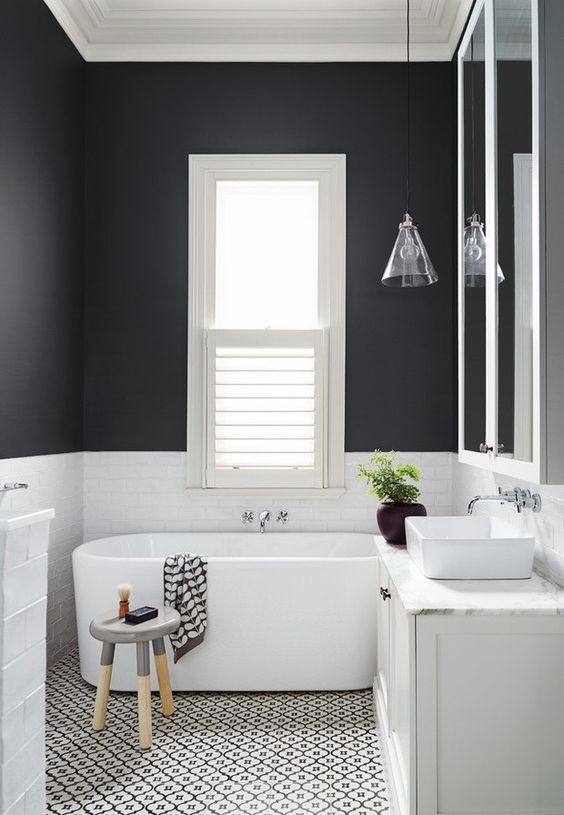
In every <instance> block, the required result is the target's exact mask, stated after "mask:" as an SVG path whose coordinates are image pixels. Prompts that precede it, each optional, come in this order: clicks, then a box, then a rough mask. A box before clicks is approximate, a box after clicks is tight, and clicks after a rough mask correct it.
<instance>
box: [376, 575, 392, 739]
mask: <svg viewBox="0 0 564 815" xmlns="http://www.w3.org/2000/svg"><path fill="white" fill-rule="evenodd" d="M388 591H389V578H388V572H387V571H386V567H385V566H384V564H383V563H380V585H379V587H378V592H379V593H378V668H377V671H376V693H377V695H378V715H379V719H380V727H381V728H382V735H383V736H387V735H388V734H389V715H388V687H389V664H390V604H389V602H388V601H387V600H386V599H385V593H386V592H388Z"/></svg>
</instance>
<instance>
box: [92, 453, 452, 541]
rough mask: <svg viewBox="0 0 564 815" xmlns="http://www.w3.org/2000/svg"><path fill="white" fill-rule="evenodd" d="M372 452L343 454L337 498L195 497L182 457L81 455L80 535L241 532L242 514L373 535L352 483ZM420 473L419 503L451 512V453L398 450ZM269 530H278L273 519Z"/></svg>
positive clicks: (370, 505) (369, 510) (361, 486)
mask: <svg viewBox="0 0 564 815" xmlns="http://www.w3.org/2000/svg"><path fill="white" fill-rule="evenodd" d="M369 455H370V453H347V455H346V464H345V467H346V474H345V486H346V493H345V494H344V495H342V496H341V497H339V498H318V499H314V498H307V499H305V498H304V499H286V498H284V497H279V498H276V497H275V496H274V497H271V496H269V497H268V498H265V497H252V496H249V497H241V496H236V497H233V498H231V497H229V496H227V497H225V496H218V497H208V496H205V497H198V496H194V495H187V494H186V492H185V484H186V454H185V453H177V452H147V453H116V452H107V453H106V452H102V453H85V454H84V538H85V540H94V539H95V538H99V537H104V536H107V535H116V534H119V533H127V532H143V531H146V532H179V531H184V530H188V531H206V530H210V531H211V530H217V531H241V530H247V531H248V532H249V533H250V534H252V532H253V530H254V531H256V530H257V528H258V527H257V523H256V521H255V524H254V525H253V526H247V527H243V526H242V525H241V513H242V512H243V510H246V509H251V510H254V512H255V515H258V512H260V511H261V510H263V509H270V510H271V511H272V512H273V516H276V514H277V512H278V511H279V510H280V509H286V510H288V513H289V519H288V523H287V525H286V530H287V531H291V530H294V531H309V532H314V531H326V530H332V531H335V532H340V531H353V532H375V531H376V529H377V526H376V510H377V507H378V502H377V499H376V498H374V497H373V496H367V495H366V494H365V493H366V485H365V483H364V482H361V481H357V480H356V479H355V475H356V468H357V465H358V463H359V462H360V461H364V462H365V461H366V460H367V458H368V457H369ZM402 458H403V459H404V460H406V461H409V462H411V463H413V464H416V465H417V466H419V467H420V468H421V472H422V480H421V484H420V486H421V491H422V495H421V499H420V500H421V501H422V503H424V504H425V505H426V507H427V510H428V512H429V513H430V514H431V513H432V514H434V515H444V514H445V513H448V512H450V505H451V482H452V454H450V453H402ZM272 526H273V527H275V528H276V527H278V525H277V524H276V523H275V522H274V520H273V521H272Z"/></svg>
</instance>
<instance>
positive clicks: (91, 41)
mask: <svg viewBox="0 0 564 815" xmlns="http://www.w3.org/2000/svg"><path fill="white" fill-rule="evenodd" d="M45 3H46V4H47V5H48V6H49V8H50V9H51V11H52V12H53V14H54V15H55V17H56V18H57V20H58V21H59V23H60V24H61V26H62V27H63V29H64V30H65V32H66V33H67V35H68V36H69V37H70V39H71V40H72V41H73V43H74V44H75V46H76V47H77V49H78V50H79V51H80V53H81V54H82V56H83V57H84V59H85V60H87V61H90V62H247V61H249V62H334V61H337V62H359V61H367V62H401V61H404V60H405V42H404V37H405V5H404V0H354V1H353V2H348V1H347V0H307V2H305V1H304V0H276V1H275V2H272V0H271V3H272V4H271V7H270V8H265V4H264V0H240V5H239V6H238V7H237V8H234V7H233V4H232V3H231V2H230V1H229V0H208V2H207V5H206V6H205V8H203V3H202V2H201V0H167V2H166V5H165V4H162V3H161V0H45ZM161 5H162V6H163V7H161ZM471 6H472V0H414V1H413V3H412V26H411V30H412V49H411V54H412V58H413V60H415V61H422V62H428V61H449V60H451V59H452V57H453V55H454V50H455V48H456V46H457V44H458V40H459V38H460V34H461V32H462V29H463V27H464V24H465V22H466V19H467V17H468V14H469V11H470V8H471Z"/></svg>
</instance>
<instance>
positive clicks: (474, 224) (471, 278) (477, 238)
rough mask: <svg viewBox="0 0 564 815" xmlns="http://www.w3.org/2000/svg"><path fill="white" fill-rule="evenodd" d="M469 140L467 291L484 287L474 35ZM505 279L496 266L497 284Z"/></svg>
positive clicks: (465, 263)
mask: <svg viewBox="0 0 564 815" xmlns="http://www.w3.org/2000/svg"><path fill="white" fill-rule="evenodd" d="M470 122H471V124H470V138H471V150H470V161H471V168H470V169H471V198H472V214H471V215H470V217H469V218H467V219H466V226H465V228H464V285H465V286H466V288H469V289H477V288H483V287H484V286H485V285H486V234H485V232H484V224H483V223H482V221H481V218H480V216H479V215H478V213H477V212H476V197H475V196H476V129H475V119H474V35H472V37H471V38H470ZM504 280H505V277H504V275H503V272H502V271H501V268H500V266H499V263H498V264H497V282H498V284H499V283H503V281H504Z"/></svg>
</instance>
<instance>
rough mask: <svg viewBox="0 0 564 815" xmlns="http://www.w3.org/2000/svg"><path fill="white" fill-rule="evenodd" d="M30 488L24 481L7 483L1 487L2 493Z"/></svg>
mask: <svg viewBox="0 0 564 815" xmlns="http://www.w3.org/2000/svg"><path fill="white" fill-rule="evenodd" d="M28 488H29V484H24V483H23V482H22V481H6V483H5V484H4V485H3V486H1V487H0V492H11V491H12V490H27V489H28Z"/></svg>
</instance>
